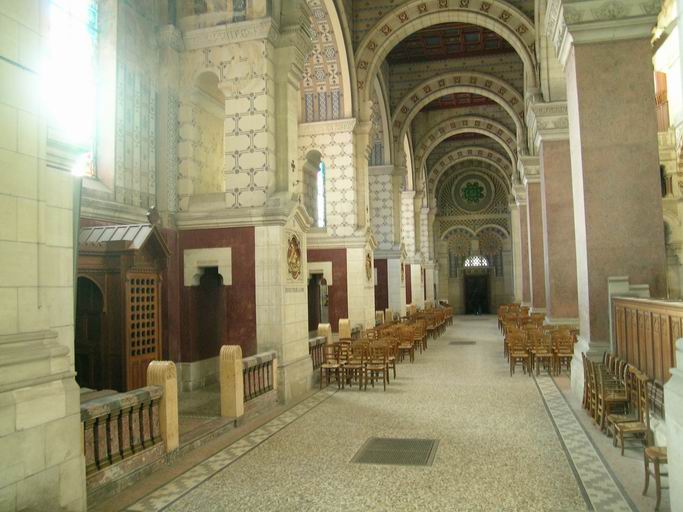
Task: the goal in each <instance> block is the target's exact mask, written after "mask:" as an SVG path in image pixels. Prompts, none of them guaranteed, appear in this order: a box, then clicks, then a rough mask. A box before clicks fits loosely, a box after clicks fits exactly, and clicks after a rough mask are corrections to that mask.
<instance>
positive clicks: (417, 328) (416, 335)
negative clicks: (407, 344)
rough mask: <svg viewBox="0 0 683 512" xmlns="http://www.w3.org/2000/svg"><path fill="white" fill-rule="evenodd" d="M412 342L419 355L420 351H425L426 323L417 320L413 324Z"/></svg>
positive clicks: (422, 320)
mask: <svg viewBox="0 0 683 512" xmlns="http://www.w3.org/2000/svg"><path fill="white" fill-rule="evenodd" d="M413 341H414V342H415V344H416V345H417V346H418V347H419V349H420V354H422V350H427V321H426V320H424V319H419V320H417V321H416V322H415V324H414V327H413Z"/></svg>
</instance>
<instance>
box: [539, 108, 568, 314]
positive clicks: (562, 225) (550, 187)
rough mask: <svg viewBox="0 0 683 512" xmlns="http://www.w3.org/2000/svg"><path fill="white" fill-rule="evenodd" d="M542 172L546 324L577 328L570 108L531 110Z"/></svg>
mask: <svg viewBox="0 0 683 512" xmlns="http://www.w3.org/2000/svg"><path fill="white" fill-rule="evenodd" d="M531 112H532V113H533V117H534V121H533V123H532V130H533V131H535V136H534V139H535V146H536V150H537V151H538V155H539V160H540V166H541V172H540V174H541V199H542V207H543V208H542V212H543V253H544V260H545V298H546V315H547V319H546V321H547V322H548V323H556V324H578V316H579V311H578V308H579V305H578V298H577V291H576V243H575V238H574V204H573V196H572V175H571V155H570V152H569V132H568V130H567V126H568V121H567V104H566V103H565V102H554V103H537V104H534V105H533V106H532V108H531Z"/></svg>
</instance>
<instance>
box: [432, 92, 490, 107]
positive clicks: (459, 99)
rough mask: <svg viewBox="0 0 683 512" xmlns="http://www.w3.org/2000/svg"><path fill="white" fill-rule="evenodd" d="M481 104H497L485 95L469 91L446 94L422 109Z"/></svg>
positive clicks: (476, 105)
mask: <svg viewBox="0 0 683 512" xmlns="http://www.w3.org/2000/svg"><path fill="white" fill-rule="evenodd" d="M481 105H497V103H496V102H495V101H493V100H491V99H489V98H487V97H486V96H480V95H479V94H472V93H469V92H463V93H455V94H447V95H445V96H441V97H440V98H437V99H435V100H434V101H432V102H431V103H428V104H427V105H425V107H424V108H423V110H444V109H447V108H463V107H478V106H481Z"/></svg>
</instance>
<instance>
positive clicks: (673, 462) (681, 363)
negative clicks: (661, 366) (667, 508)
mask: <svg viewBox="0 0 683 512" xmlns="http://www.w3.org/2000/svg"><path fill="white" fill-rule="evenodd" d="M676 362H677V364H676V366H677V367H676V368H672V369H671V378H670V379H669V381H668V382H667V383H666V384H664V403H665V404H666V444H667V453H668V457H669V465H668V469H669V482H678V484H675V483H674V485H669V499H670V502H671V510H683V485H680V484H681V482H683V339H679V340H677V341H676Z"/></svg>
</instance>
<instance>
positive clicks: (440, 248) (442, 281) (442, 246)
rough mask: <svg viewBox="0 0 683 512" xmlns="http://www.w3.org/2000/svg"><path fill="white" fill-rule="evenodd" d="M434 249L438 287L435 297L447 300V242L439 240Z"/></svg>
mask: <svg viewBox="0 0 683 512" xmlns="http://www.w3.org/2000/svg"><path fill="white" fill-rule="evenodd" d="M436 250H437V254H438V256H437V257H438V261H439V263H438V264H439V289H438V292H437V297H436V298H437V300H441V299H443V300H448V282H449V279H450V269H449V268H448V265H449V261H448V242H445V241H442V240H439V242H438V244H437V247H436Z"/></svg>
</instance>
